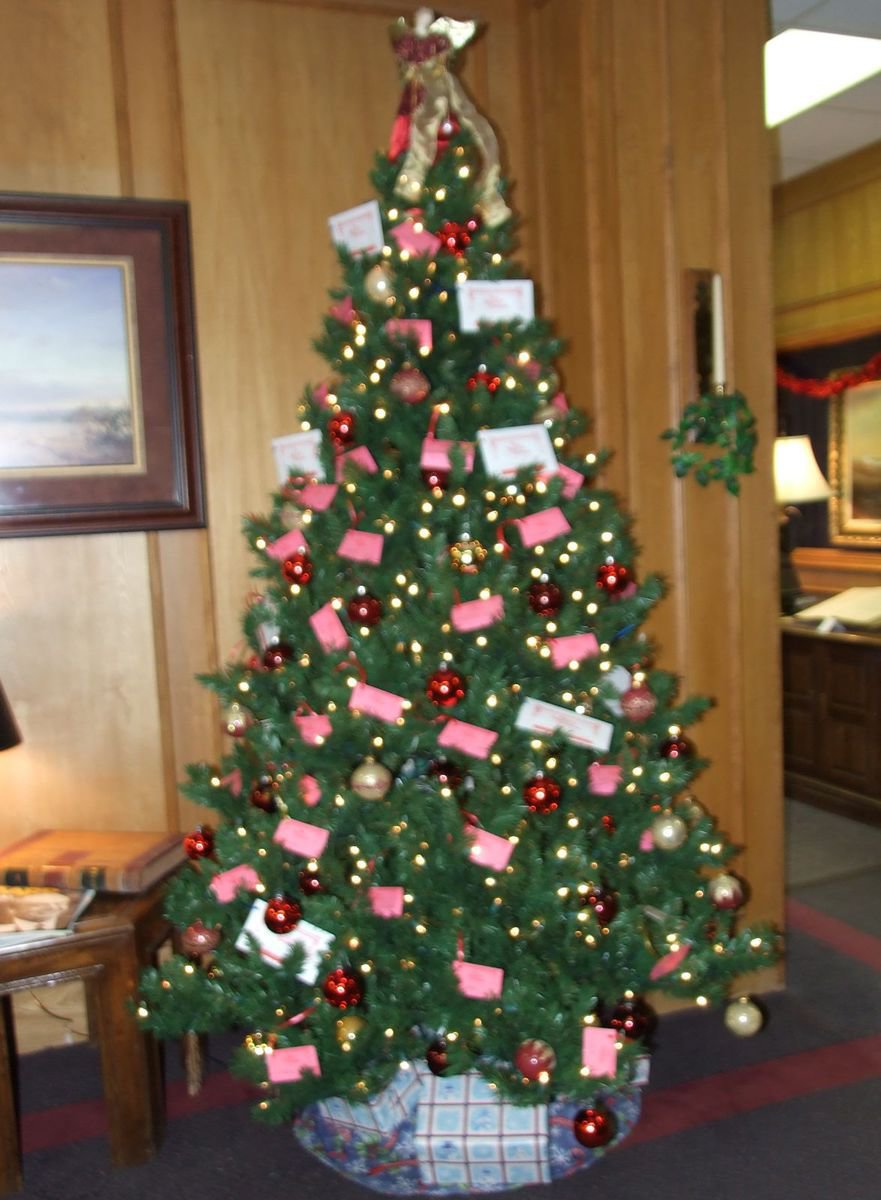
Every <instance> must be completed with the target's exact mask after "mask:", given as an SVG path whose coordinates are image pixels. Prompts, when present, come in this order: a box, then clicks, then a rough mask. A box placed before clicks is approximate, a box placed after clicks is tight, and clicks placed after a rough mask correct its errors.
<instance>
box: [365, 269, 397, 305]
mask: <svg viewBox="0 0 881 1200" xmlns="http://www.w3.org/2000/svg"><path fill="white" fill-rule="evenodd" d="M364 288H365V291H366V292H367V295H368V296H369V297H370V299H371V300H376V301H378V302H379V303H380V304H381V303H383V302H385V303H386V304H390V303H394V299H395V294H394V291H393V290H392V273H391V271H390V270H389V269H388V267H387V266H386V265H385V263H381V262H380V263H376V265H375V266H373V267H371V268H370V270H369V271H368V272H367V274H366V275H365V276H364Z"/></svg>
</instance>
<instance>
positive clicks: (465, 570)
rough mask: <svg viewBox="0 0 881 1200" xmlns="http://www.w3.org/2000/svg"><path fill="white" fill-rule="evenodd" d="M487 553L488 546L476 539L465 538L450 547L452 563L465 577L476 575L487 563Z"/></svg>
mask: <svg viewBox="0 0 881 1200" xmlns="http://www.w3.org/2000/svg"><path fill="white" fill-rule="evenodd" d="M487 553H488V551H487V549H486V546H484V545H483V543H482V542H478V541H477V539H476V538H463V540H462V541H461V542H454V543H453V545H452V546H450V563H451V565H452V566H453V568H454V569H455V570H456V571H461V572H462V574H463V575H476V574H477V572H478V571H479V570H480V568H481V567H482V566H483V564H484V562H486V556H487Z"/></svg>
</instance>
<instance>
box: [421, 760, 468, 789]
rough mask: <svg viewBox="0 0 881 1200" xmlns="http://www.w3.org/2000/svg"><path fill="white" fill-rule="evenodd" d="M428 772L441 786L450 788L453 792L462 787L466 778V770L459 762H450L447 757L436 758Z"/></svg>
mask: <svg viewBox="0 0 881 1200" xmlns="http://www.w3.org/2000/svg"><path fill="white" fill-rule="evenodd" d="M428 773H429V775H431V776H432V777H433V778H434V779H436V780H437V781H438V783H439V784H440V786H441V787H445V788H449V789H450V791H451V792H455V791H456V790H457V788H460V787H461V786H462V783H463V782H464V780H465V772H464V771H463V770H462V768H461V767H460V766H459V764H458V763H454V762H450V761H449V759H446V758H438V759H435V761H434V762H433V763H432V764H431V766H430V767H429V768H428Z"/></svg>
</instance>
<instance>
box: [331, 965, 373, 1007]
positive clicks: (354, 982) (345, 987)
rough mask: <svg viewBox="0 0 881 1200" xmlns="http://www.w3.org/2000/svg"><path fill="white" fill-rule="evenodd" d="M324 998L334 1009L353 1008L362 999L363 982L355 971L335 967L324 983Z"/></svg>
mask: <svg viewBox="0 0 881 1200" xmlns="http://www.w3.org/2000/svg"><path fill="white" fill-rule="evenodd" d="M321 990H322V991H323V992H324V998H325V999H326V1000H327V1001H328V1003H329V1004H332V1005H333V1006H334V1008H354V1007H355V1006H356V1005H357V1004H360V1003H361V1001H362V1000H363V999H364V981H363V979H362V978H361V976H360V975H359V974H358V973H357V971H352V970H350V969H349V968H348V967H337V968H336V970H334V971H331V972H330V974H329V975H328V976H327V978H326V979H325V981H324V984H323V985H322V989H321Z"/></svg>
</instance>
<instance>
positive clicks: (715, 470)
mask: <svg viewBox="0 0 881 1200" xmlns="http://www.w3.org/2000/svg"><path fill="white" fill-rule="evenodd" d="M661 437H662V438H666V439H667V440H668V441H671V442H672V443H673V448H672V449H673V453H672V454H671V456H670V461H671V462H672V464H673V470H674V471H675V472H676V475H677V476H678V477H679V478H682V477H683V476H685V475H687V474H688V473H689V471H691V470H694V477H695V479H696V480H697V482H698V483H699V484H700V485H701V487H706V486H707V484H708V483H712V481H713V480H714V479H719V480H721V481H722V482H723V483H724V484H725V487H726V488H727V489H728V491H729V492H730V493H731V495H732V496H739V495H740V476H741V475H750V474H752V472H753V471H754V470H755V463H754V461H753V453H754V451H755V448H756V442H757V440H758V435H757V434H756V419H755V417H754V416H753V414H752V413H751V412H750V408H749V405H748V404H747V402H746V398H745V397H744V396H742V395H741V393H740V392H716V393H714V394H712V395H704V396H701V397H700V399H699V400H694V401H692V403H691V404H687V405H686V406H685V409H684V411H683V413H682V420H681V421H680V422H679V424H678V425H677V426H676V428H675V429H665V430H664V432H663V433H662V434H661ZM710 446H718V447H720V448H722V449H723V450H724V453H722V454H720V455H717V456H716V457H709V456H708V447H710ZM687 447H688V448H687Z"/></svg>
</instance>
